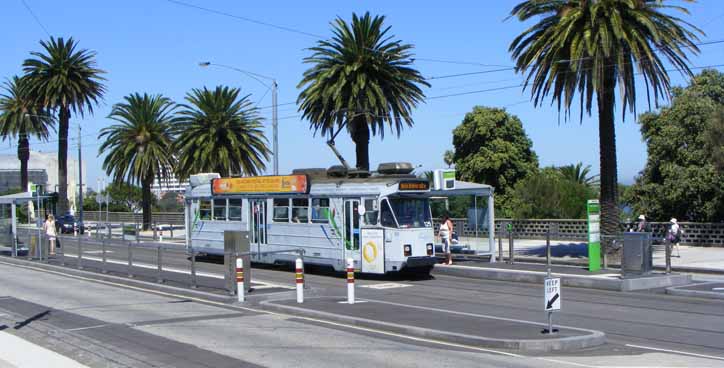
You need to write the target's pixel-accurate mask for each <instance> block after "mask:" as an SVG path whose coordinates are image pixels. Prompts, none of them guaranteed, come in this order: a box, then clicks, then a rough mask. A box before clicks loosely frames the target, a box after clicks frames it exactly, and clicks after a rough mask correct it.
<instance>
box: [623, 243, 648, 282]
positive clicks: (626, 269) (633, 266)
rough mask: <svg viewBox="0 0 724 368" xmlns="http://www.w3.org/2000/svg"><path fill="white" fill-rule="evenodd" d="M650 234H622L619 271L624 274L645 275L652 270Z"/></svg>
mask: <svg viewBox="0 0 724 368" xmlns="http://www.w3.org/2000/svg"><path fill="white" fill-rule="evenodd" d="M652 240H653V237H652V236H651V233H638V232H629V233H624V234H623V253H622V258H621V271H622V272H623V274H624V275H626V274H637V275H645V274H648V273H651V271H652V270H653V268H654V267H653V254H652V247H651V245H652Z"/></svg>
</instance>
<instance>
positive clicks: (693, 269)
mask: <svg viewBox="0 0 724 368" xmlns="http://www.w3.org/2000/svg"><path fill="white" fill-rule="evenodd" d="M456 259H457V260H459V262H463V261H479V262H489V260H490V256H458V258H455V255H453V260H456ZM515 260H516V261H519V262H521V263H536V264H546V260H545V258H543V257H529V256H519V255H516V256H515ZM551 265H552V266H557V265H558V266H560V265H563V266H580V267H587V266H588V263H586V262H581V261H575V260H562V259H557V260H555V261H551ZM608 268H610V269H613V270H620V267H619V266H618V265H609V266H608ZM654 270H657V271H665V270H666V266H654ZM671 271H672V272H687V273H705V274H712V275H724V269H721V268H708V267H691V266H672V267H671Z"/></svg>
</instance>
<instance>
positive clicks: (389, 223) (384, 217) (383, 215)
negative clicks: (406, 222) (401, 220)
mask: <svg viewBox="0 0 724 368" xmlns="http://www.w3.org/2000/svg"><path fill="white" fill-rule="evenodd" d="M381 207H382V210H381V211H380V222H381V223H382V226H384V227H397V223H396V222H395V216H394V215H393V214H392V209H391V208H390V204H389V203H388V202H387V200H384V201H382V205H381Z"/></svg>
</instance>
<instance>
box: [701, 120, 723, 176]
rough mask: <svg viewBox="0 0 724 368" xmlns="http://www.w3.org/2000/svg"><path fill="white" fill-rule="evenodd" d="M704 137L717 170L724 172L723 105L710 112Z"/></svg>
mask: <svg viewBox="0 0 724 368" xmlns="http://www.w3.org/2000/svg"><path fill="white" fill-rule="evenodd" d="M704 138H705V141H706V147H707V149H709V150H711V157H712V159H713V161H714V165H715V167H716V169H717V171H718V172H720V173H724V106H719V107H717V109H716V110H715V111H714V112H713V113H712V114H711V117H710V119H709V124H708V126H707V130H706V134H705V135H704Z"/></svg>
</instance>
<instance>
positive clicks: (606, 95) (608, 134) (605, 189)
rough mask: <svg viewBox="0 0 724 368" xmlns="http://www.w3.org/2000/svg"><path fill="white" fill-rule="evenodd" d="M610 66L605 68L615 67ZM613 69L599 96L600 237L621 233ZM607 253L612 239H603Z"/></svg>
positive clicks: (609, 72) (605, 80) (607, 73)
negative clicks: (601, 235)
mask: <svg viewBox="0 0 724 368" xmlns="http://www.w3.org/2000/svg"><path fill="white" fill-rule="evenodd" d="M613 64H614V63H613V62H607V63H605V65H613ZM614 78H615V76H614V75H613V69H607V70H606V72H605V73H604V77H603V82H602V84H603V85H602V88H601V89H599V92H598V96H597V98H598V134H599V153H600V159H601V178H600V179H601V198H600V201H601V202H600V203H601V233H602V234H603V235H608V236H612V235H615V234H616V233H617V232H618V231H619V214H618V174H617V172H616V171H617V169H616V126H615V124H614V115H613V114H614V112H613V110H614V93H615V91H614V85H615V80H614ZM602 240H603V246H604V249H608V248H609V245H610V242H611V241H612V238H610V237H604V238H603V239H602Z"/></svg>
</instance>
